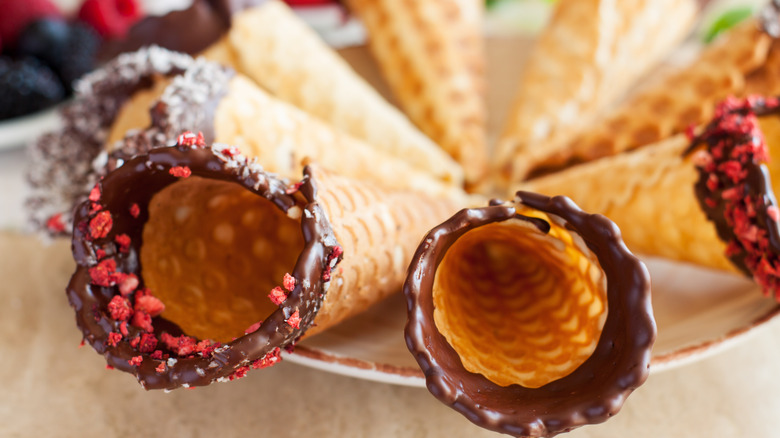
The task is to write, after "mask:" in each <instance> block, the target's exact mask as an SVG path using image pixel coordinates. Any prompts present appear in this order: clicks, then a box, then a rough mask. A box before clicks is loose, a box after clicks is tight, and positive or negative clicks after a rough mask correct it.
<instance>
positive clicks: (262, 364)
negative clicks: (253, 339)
mask: <svg viewBox="0 0 780 438" xmlns="http://www.w3.org/2000/svg"><path fill="white" fill-rule="evenodd" d="M281 361H282V356H281V350H280V349H279V347H276V348H275V349H274V350H273V351H272V352H270V353H268V354H266V355H265V356H263V357H261V358H260V359H257V360H256V361H254V362H252V369H254V370H257V369H261V368H268V367H270V366H273V365H276V364H277V363H279V362H281Z"/></svg>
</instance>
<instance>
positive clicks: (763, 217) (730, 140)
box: [685, 96, 780, 295]
mask: <svg viewBox="0 0 780 438" xmlns="http://www.w3.org/2000/svg"><path fill="white" fill-rule="evenodd" d="M778 115H780V102H778V99H777V98H764V97H758V96H754V97H749V98H746V99H739V100H738V99H733V98H731V99H727V100H725V101H724V102H722V103H721V104H719V105H718V108H717V109H716V114H715V117H714V118H713V120H712V121H711V122H710V123H709V124H707V126H705V127H704V129H703V131H702V133H701V134H699V135H698V136H696V137H693V138H692V140H691V145H690V147H689V148H688V149H687V150H686V151H685V155H690V154H692V153H693V152H694V151H701V152H705V153H706V154H707V155H706V157H707V160H705V162H704V163H699V164H698V165H697V171H698V173H699V179H698V180H697V181H696V183H695V185H694V191H695V193H696V198H697V199H698V201H699V206H700V207H701V209H702V210H703V211H704V213H705V215H706V216H707V219H709V220H710V221H711V222H712V223H713V224H714V225H715V229H716V231H717V234H718V237H719V238H720V239H721V240H722V241H723V242H725V243H726V244H727V245H728V247H727V250H726V255H727V257H728V258H729V260H731V262H732V263H733V264H734V265H735V266H736V267H737V268H739V270H741V271H742V272H743V273H744V274H745V275H747V276H748V277H752V278H753V279H755V280H756V282H757V283H758V284H759V285H760V286H761V287H762V289H763V291H764V293H766V294H772V295H776V294H777V291H778V289H779V288H780V276H778V274H777V273H776V272H778V271H777V268H778V267H780V224H779V223H778V222H777V220H774V219H772V218H771V217H770V216H769V214H768V210H769V209H770V208H777V205H778V204H777V201H776V199H775V194H774V192H773V190H772V182H771V175H770V174H769V169H768V168H767V166H766V165H765V164H764V163H765V162H766V161H768V160H769V158H770V157H769V150H768V149H767V146H766V141H765V139H764V135H763V133H762V132H761V130H760V127H759V126H758V117H763V116H772V117H777V116H778ZM734 167H736V169H734ZM753 227H755V230H757V233H755V235H753V236H749V235H748V234H754V233H753Z"/></svg>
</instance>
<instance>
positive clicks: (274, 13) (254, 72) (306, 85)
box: [204, 1, 463, 184]
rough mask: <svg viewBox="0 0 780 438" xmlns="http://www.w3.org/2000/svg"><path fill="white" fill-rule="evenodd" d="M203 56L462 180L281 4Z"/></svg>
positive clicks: (250, 18)
mask: <svg viewBox="0 0 780 438" xmlns="http://www.w3.org/2000/svg"><path fill="white" fill-rule="evenodd" d="M228 46H229V47H228ZM204 55H205V56H207V57H209V58H212V59H214V60H216V61H220V62H225V63H228V64H229V65H231V66H233V67H235V68H236V69H237V70H238V71H239V72H241V73H243V74H245V75H246V76H248V77H250V78H251V79H252V80H254V81H255V82H257V83H258V84H259V85H260V86H262V87H263V88H265V89H266V90H268V91H269V92H270V93H271V94H272V95H273V96H275V97H277V98H279V99H281V100H283V101H286V102H289V103H291V104H293V105H295V106H297V107H298V108H300V109H302V110H304V111H305V112H307V113H309V114H311V115H313V116H315V117H317V118H319V119H321V120H323V121H326V122H328V123H329V124H331V125H333V126H334V127H335V128H337V129H340V130H342V131H344V132H346V133H348V134H350V135H352V136H353V137H355V138H359V139H362V140H364V141H366V142H367V143H368V144H370V145H372V147H374V148H377V149H379V150H381V151H383V152H384V153H386V154H389V155H394V156H396V157H398V158H400V159H403V160H405V161H407V162H409V163H410V164H411V165H412V166H414V167H416V168H418V169H420V170H424V171H426V172H428V173H430V174H432V175H434V176H435V177H437V178H439V179H442V180H444V181H447V182H450V183H454V184H462V182H463V171H462V169H461V168H460V166H459V165H458V164H457V163H456V162H455V161H453V160H452V159H451V158H450V157H449V156H448V155H447V154H446V153H444V152H443V151H441V150H440V148H439V147H438V146H436V144H434V143H433V141H431V140H430V139H429V138H427V137H426V136H425V135H423V134H422V133H421V132H420V131H419V130H418V129H417V128H415V127H414V126H413V125H412V123H411V122H410V121H409V120H408V119H407V118H406V117H405V116H404V115H403V114H401V112H399V111H398V110H397V109H396V108H395V107H393V106H392V105H391V104H390V103H388V102H387V101H386V100H384V99H383V98H382V97H381V96H380V95H379V93H378V92H377V91H376V90H374V89H373V88H372V87H371V86H370V85H369V84H368V83H367V82H366V81H365V80H363V79H362V78H361V77H359V76H358V75H357V73H355V71H354V70H352V69H351V68H350V67H349V65H348V64H347V63H346V62H345V61H344V60H343V59H342V58H341V57H339V56H338V54H336V52H334V51H333V50H332V49H330V48H329V47H327V46H326V45H325V43H324V42H322V41H321V40H320V39H319V37H317V35H316V34H315V33H314V32H313V31H312V30H311V29H309V28H308V27H307V26H306V25H305V24H304V23H303V22H301V21H300V20H299V19H297V18H296V17H295V15H294V14H293V13H292V11H290V10H289V8H288V7H287V6H285V5H284V4H283V3H282V2H280V1H269V2H267V3H265V4H263V5H261V6H258V7H254V8H250V9H247V10H245V11H242V12H239V13H237V14H236V15H235V16H234V17H233V22H232V25H231V28H230V30H229V32H228V34H227V36H226V37H225V38H223V39H222V40H220V41H219V42H217V43H216V44H215V45H214V46H212V47H211V48H209V49H207V50H206V51H205V52H204Z"/></svg>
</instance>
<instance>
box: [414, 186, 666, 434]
mask: <svg viewBox="0 0 780 438" xmlns="http://www.w3.org/2000/svg"><path fill="white" fill-rule="evenodd" d="M404 293H405V294H406V297H407V304H408V311H409V319H408V322H407V325H406V331H405V334H406V342H407V346H408V347H409V350H410V351H411V352H412V353H413V354H414V356H415V358H416V359H417V362H418V363H419V365H420V367H421V368H422V371H423V373H424V374H425V378H426V385H427V387H428V389H429V390H430V391H431V393H432V394H433V395H435V396H436V397H437V398H438V399H440V400H441V401H442V402H443V403H445V404H447V405H449V406H450V407H452V408H453V409H455V410H457V411H458V412H460V413H461V414H463V415H465V416H466V417H467V418H468V419H469V420H471V421H472V422H474V423H475V424H477V425H479V426H482V427H485V428H487V429H491V430H494V431H497V432H501V433H505V434H509V435H513V436H524V437H525V436H529V437H541V436H545V437H549V436H554V435H556V434H558V433H561V432H564V431H568V430H571V429H573V428H575V427H578V426H581V425H583V424H591V423H599V422H602V421H605V420H607V419H608V418H609V417H610V416H612V415H614V414H615V413H616V412H617V411H618V410H620V408H621V406H622V404H623V402H624V400H625V398H626V397H627V396H628V395H629V394H630V393H631V392H632V391H633V390H634V389H636V388H637V387H638V386H640V385H641V384H642V383H643V382H644V381H645V379H646V378H647V375H648V367H649V363H650V350H651V347H652V345H653V342H654V339H655V333H656V328H655V322H654V320H653V315H652V307H651V304H650V278H649V274H648V272H647V269H646V268H645V266H644V265H643V264H642V262H640V261H639V260H638V259H637V258H636V257H634V256H633V255H632V254H631V253H630V252H629V251H628V249H627V248H626V246H625V245H624V244H623V242H622V240H621V238H620V231H619V230H618V228H617V227H616V226H615V224H614V223H612V222H611V221H609V220H608V219H607V218H605V217H604V216H599V215H591V214H588V213H585V212H583V211H582V210H580V209H579V208H578V207H577V206H576V205H575V204H574V203H573V202H572V201H571V200H569V199H567V198H564V197H555V198H547V197H546V196H542V195H538V194H534V193H530V192H518V193H517V197H516V199H515V200H514V202H507V203H501V202H500V201H496V202H491V204H490V206H488V207H484V208H472V209H464V210H461V211H460V212H458V213H457V214H455V215H454V216H452V217H451V218H450V219H449V220H447V221H446V222H444V223H442V224H441V225H439V226H437V227H435V228H433V229H432V230H431V231H430V232H429V233H428V234H427V236H425V238H424V239H423V243H422V244H421V245H420V246H419V248H418V249H417V252H416V253H415V255H414V257H413V259H412V263H411V265H410V267H409V272H408V276H407V279H406V282H405V284H404Z"/></svg>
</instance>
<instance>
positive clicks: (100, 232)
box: [89, 211, 114, 239]
mask: <svg viewBox="0 0 780 438" xmlns="http://www.w3.org/2000/svg"><path fill="white" fill-rule="evenodd" d="M113 225H114V220H113V219H112V218H111V213H109V212H108V211H101V212H100V213H98V214H97V215H95V217H93V218H92V220H90V221H89V235H90V236H92V238H93V239H101V238H103V237H106V236H107V235H108V233H109V232H110V231H111V227H112V226H113Z"/></svg>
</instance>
